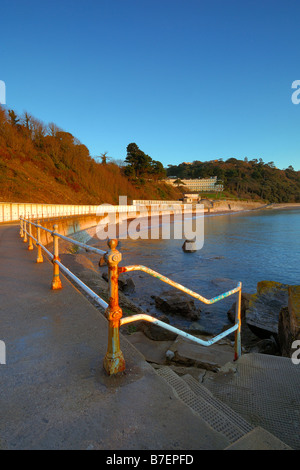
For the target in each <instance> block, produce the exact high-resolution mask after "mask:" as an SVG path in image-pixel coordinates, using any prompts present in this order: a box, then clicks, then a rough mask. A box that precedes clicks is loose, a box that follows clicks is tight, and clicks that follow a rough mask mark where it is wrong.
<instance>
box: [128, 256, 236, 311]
mask: <svg viewBox="0 0 300 470" xmlns="http://www.w3.org/2000/svg"><path fill="white" fill-rule="evenodd" d="M130 271H143V272H144V273H147V274H150V276H153V277H156V278H157V279H159V280H160V281H162V282H165V283H166V284H169V285H170V286H173V287H176V289H179V290H181V291H183V292H185V293H186V294H189V295H190V296H192V297H195V299H198V300H200V301H201V302H203V303H204V304H207V305H211V304H214V303H215V302H218V301H219V300H222V299H225V298H226V297H229V296H230V295H232V294H235V293H236V292H238V291H239V289H240V288H241V286H242V284H241V282H239V283H238V285H237V286H236V287H235V288H234V289H232V290H230V291H228V292H225V293H224V294H221V295H218V296H217V297H213V298H212V299H210V300H209V299H206V298H205V297H202V295H200V294H197V293H196V292H194V291H192V290H190V289H187V288H186V287H184V286H182V285H181V284H178V282H175V281H172V280H171V279H169V278H168V277H166V276H163V275H162V274H160V273H158V272H156V271H153V269H150V268H147V267H146V266H142V265H133V266H125V267H121V268H120V269H119V273H127V272H130Z"/></svg>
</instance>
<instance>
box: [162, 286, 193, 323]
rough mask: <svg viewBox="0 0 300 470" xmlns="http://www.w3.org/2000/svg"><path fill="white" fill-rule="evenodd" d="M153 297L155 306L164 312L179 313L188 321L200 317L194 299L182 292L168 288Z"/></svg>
mask: <svg viewBox="0 0 300 470" xmlns="http://www.w3.org/2000/svg"><path fill="white" fill-rule="evenodd" d="M153 298H154V300H155V305H156V307H157V308H158V309H159V310H161V311H162V312H164V313H167V314H171V315H180V316H182V317H185V318H186V319H187V320H190V321H197V320H199V318H200V309H199V308H198V309H197V308H196V306H195V302H194V300H193V299H192V298H191V297H190V296H189V295H187V294H185V293H183V292H180V291H177V292H176V291H174V290H168V291H165V292H163V293H162V294H160V295H158V296H153Z"/></svg>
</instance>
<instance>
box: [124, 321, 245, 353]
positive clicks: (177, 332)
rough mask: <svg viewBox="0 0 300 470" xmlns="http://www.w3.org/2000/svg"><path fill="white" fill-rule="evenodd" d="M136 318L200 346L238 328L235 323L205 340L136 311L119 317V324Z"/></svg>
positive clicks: (217, 339) (208, 344)
mask: <svg viewBox="0 0 300 470" xmlns="http://www.w3.org/2000/svg"><path fill="white" fill-rule="evenodd" d="M138 320H144V321H148V322H150V323H153V324H154V325H157V326H161V327H162V328H165V329H166V330H169V331H171V332H172V333H176V334H177V335H180V336H183V337H184V338H186V339H190V340H191V341H194V342H195V343H198V344H201V345H202V346H211V345H212V344H215V343H217V342H218V341H220V340H221V339H222V338H224V337H225V336H228V335H229V334H231V333H233V332H234V331H236V330H237V329H238V324H237V323H236V324H235V325H234V326H232V327H231V328H229V329H228V330H226V331H223V333H220V334H219V335H217V336H215V337H214V338H212V339H209V340H207V341H205V340H203V339H200V338H197V337H196V336H193V335H190V334H189V333H186V332H185V331H182V330H180V329H179V328H176V327H175V326H172V325H169V324H168V323H165V322H163V321H161V320H158V319H157V318H154V317H151V315H146V314H145V313H138V314H137V315H132V316H130V317H125V318H121V320H120V325H121V326H122V325H126V324H128V323H132V322H133V321H138Z"/></svg>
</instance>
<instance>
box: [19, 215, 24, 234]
mask: <svg viewBox="0 0 300 470" xmlns="http://www.w3.org/2000/svg"><path fill="white" fill-rule="evenodd" d="M20 237H21V238H24V230H23V220H22V218H21V217H20Z"/></svg>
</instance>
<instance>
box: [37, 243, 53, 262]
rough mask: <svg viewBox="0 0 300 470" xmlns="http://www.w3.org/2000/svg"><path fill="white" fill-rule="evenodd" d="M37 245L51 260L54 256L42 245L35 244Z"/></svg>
mask: <svg viewBox="0 0 300 470" xmlns="http://www.w3.org/2000/svg"><path fill="white" fill-rule="evenodd" d="M37 245H39V246H40V247H41V248H42V249H43V250H44V251H45V252H46V253H47V255H48V256H49V257H50V258H51V259H53V258H54V255H53V254H52V253H51V252H50V251H49V250H47V248H46V247H45V246H44V245H42V244H41V243H37Z"/></svg>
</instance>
